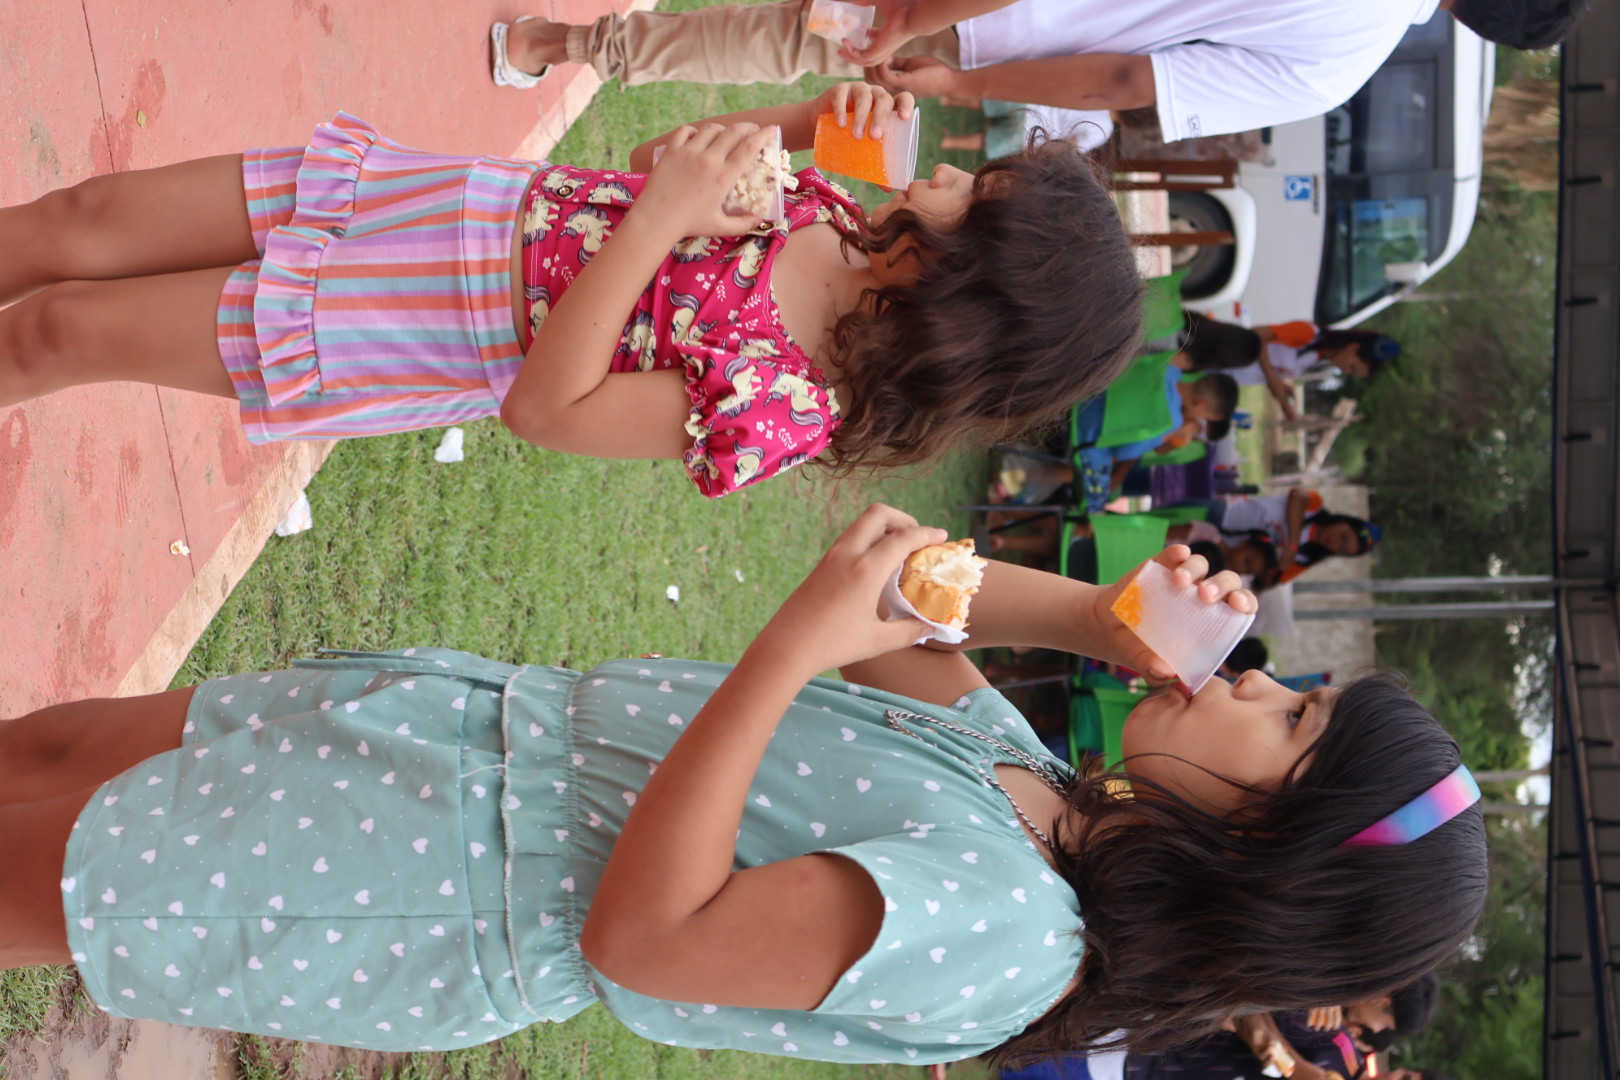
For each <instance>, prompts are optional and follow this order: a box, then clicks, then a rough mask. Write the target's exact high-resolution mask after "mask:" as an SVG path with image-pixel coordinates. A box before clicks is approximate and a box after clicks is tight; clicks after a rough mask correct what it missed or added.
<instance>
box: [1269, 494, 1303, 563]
mask: <svg viewBox="0 0 1620 1080" xmlns="http://www.w3.org/2000/svg"><path fill="white" fill-rule="evenodd" d="M1310 501H1311V497H1310V496H1309V495H1307V494H1305V489H1304V488H1289V489H1288V506H1287V508H1286V510H1285V511H1284V514H1285V515H1286V522H1287V525H1288V547H1289V549H1290V550H1289V551H1288V552H1287V555H1288V560H1292V559H1293V557H1294V555H1295V554H1297V553H1298V552H1299V541H1300V537H1302V536H1304V535H1305V511H1306V510H1307V508H1308V507H1309V506H1310ZM1277 554H1278V555H1279V556H1280V555H1282V554H1284V553H1283V552H1280V551H1279V552H1278V553H1277Z"/></svg>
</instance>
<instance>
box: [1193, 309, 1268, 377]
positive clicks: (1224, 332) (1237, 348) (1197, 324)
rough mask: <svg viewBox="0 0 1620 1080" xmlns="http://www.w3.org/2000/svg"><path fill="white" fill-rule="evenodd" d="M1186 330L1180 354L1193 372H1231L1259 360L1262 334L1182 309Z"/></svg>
mask: <svg viewBox="0 0 1620 1080" xmlns="http://www.w3.org/2000/svg"><path fill="white" fill-rule="evenodd" d="M1181 318H1182V323H1183V325H1184V326H1185V330H1184V332H1183V333H1182V335H1181V353H1182V355H1184V356H1186V357H1187V359H1188V361H1190V363H1191V367H1190V368H1189V369H1188V370H1190V371H1231V370H1233V369H1234V368H1242V367H1248V366H1249V365H1250V364H1253V363H1257V362H1259V360H1260V335H1259V334H1257V333H1255V332H1254V331H1253V330H1250V329H1249V328H1248V327H1245V326H1238V325H1237V324H1235V323H1223V322H1219V321H1217V320H1215V319H1212V318H1210V317H1209V316H1208V315H1205V314H1203V313H1202V312H1197V311H1192V310H1190V309H1186V308H1183V309H1182V312H1181Z"/></svg>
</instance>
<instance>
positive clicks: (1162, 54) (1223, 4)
mask: <svg viewBox="0 0 1620 1080" xmlns="http://www.w3.org/2000/svg"><path fill="white" fill-rule="evenodd" d="M871 6H874V7H876V8H877V9H878V25H877V27H876V28H875V30H874V31H873V32H872V33H871V35H870V36H869V40H868V41H867V42H866V43H865V44H864V45H863V46H862V47H860V48H856V47H854V44H853V43H852V42H849V41H845V42H843V44H842V47H841V46H840V43H839V42H836V41H829V40H827V39H826V38H822V37H818V36H816V35H815V34H813V33H811V32H810V30H809V22H810V14H811V8H812V4H811V3H810V0H780V2H778V3H768V4H741V5H711V6H707V7H699V8H694V9H692V10H690V11H681V12H663V11H635V12H631V13H629V14H627V15H624V16H620V15H617V14H608V15H604V16H602V17H601V18H599V19H597V20H596V21H595V22H593V23H585V24H580V25H570V24H568V23H563V22H553V21H551V20H549V19H544V18H540V17H537V16H529V17H526V18H524V19H521V20H519V21H516V22H514V23H512V24H511V25H510V26H508V25H507V24H506V23H495V24H494V25H493V26H491V27H490V40H491V63H492V72H491V74H492V75H493V77H494V80H495V82H496V84H497V85H501V86H513V87H518V88H527V87H532V86H535V85H536V84H537V83H538V82H539V80H540V79H542V78H544V77H545V74H546V72H547V71H548V70H549V69H550V67H551V65H553V64H561V63H573V64H589V65H590V66H591V67H592V68H593V69H594V70H595V71H596V73H597V74H598V75H599V76H601V77H602V78H603V79H609V78H613V77H614V76H617V77H618V78H619V80H620V82H621V83H622V84H623V85H624V86H638V85H641V84H643V83H649V82H659V81H663V80H668V79H679V80H685V81H689V82H703V83H749V82H766V83H791V82H796V81H798V79H799V76H800V75H803V74H804V73H806V72H814V73H816V74H818V75H832V76H838V77H843V78H858V77H860V76H862V75H863V74H864V75H865V77H866V78H867V79H868V80H869V81H871V82H875V83H878V84H880V85H882V86H886V87H888V88H889V89H890V90H892V91H895V92H899V91H901V90H909V91H911V92H912V93H913V94H914V95H916V96H917V97H919V98H921V97H941V96H944V95H951V96H955V97H972V98H997V99H1000V100H1003V101H1027V102H1030V103H1032V104H1039V105H1055V106H1059V107H1062V108H1070V109H1108V110H1116V111H1117V110H1121V109H1137V108H1142V107H1145V106H1148V105H1154V106H1157V109H1158V114H1159V122H1160V127H1161V129H1162V131H1163V134H1164V140H1165V141H1166V142H1172V141H1174V140H1176V139H1190V138H1198V137H1200V136H1204V135H1219V134H1224V133H1226V132H1233V131H1248V130H1251V129H1254V128H1261V127H1265V126H1267V125H1269V124H1284V123H1287V122H1288V121H1290V120H1303V119H1305V118H1306V117H1310V116H1320V115H1321V114H1323V113H1325V112H1327V111H1328V110H1329V109H1331V108H1333V107H1334V106H1336V105H1338V104H1340V103H1341V102H1344V101H1346V100H1348V99H1349V98H1350V97H1351V96H1352V95H1353V94H1354V93H1355V92H1356V91H1357V90H1358V89H1360V88H1361V85H1362V84H1363V83H1365V82H1366V81H1367V79H1368V78H1370V77H1371V76H1372V74H1373V72H1374V71H1376V70H1378V67H1379V65H1381V64H1382V63H1383V62H1384V60H1385V59H1386V58H1387V57H1388V56H1389V54H1390V53H1391V52H1392V51H1394V49H1395V46H1396V45H1397V44H1398V43H1399V42H1400V40H1401V38H1402V37H1403V36H1404V35H1405V33H1406V31H1407V29H1408V28H1409V27H1410V26H1411V25H1413V24H1414V23H1424V22H1428V21H1429V20H1430V19H1431V18H1434V17H1436V14H1435V13H1436V12H1437V11H1445V12H1449V13H1450V14H1451V15H1452V16H1453V17H1455V18H1456V19H1457V20H1458V21H1459V22H1461V23H1463V24H1464V25H1465V26H1468V27H1469V28H1471V29H1473V30H1474V31H1475V32H1476V33H1478V34H1479V35H1480V36H1482V37H1485V38H1487V39H1489V40H1491V41H1495V42H1498V43H1500V44H1504V45H1511V46H1512V47H1514V48H1518V49H1537V48H1544V47H1546V46H1548V45H1552V44H1554V43H1555V42H1558V41H1561V40H1562V39H1563V38H1564V36H1565V35H1566V34H1568V33H1569V31H1570V29H1571V28H1572V27H1573V26H1574V24H1575V18H1576V16H1577V15H1578V14H1579V12H1580V11H1581V10H1582V8H1584V7H1585V0H1361V2H1360V3H1339V2H1336V0H1268V2H1267V3H1264V4H1256V3H1253V2H1252V0H1192V2H1188V0H1134V2H1132V3H1128V4H1121V3H1112V2H1108V0H873V3H872V5H871Z"/></svg>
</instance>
